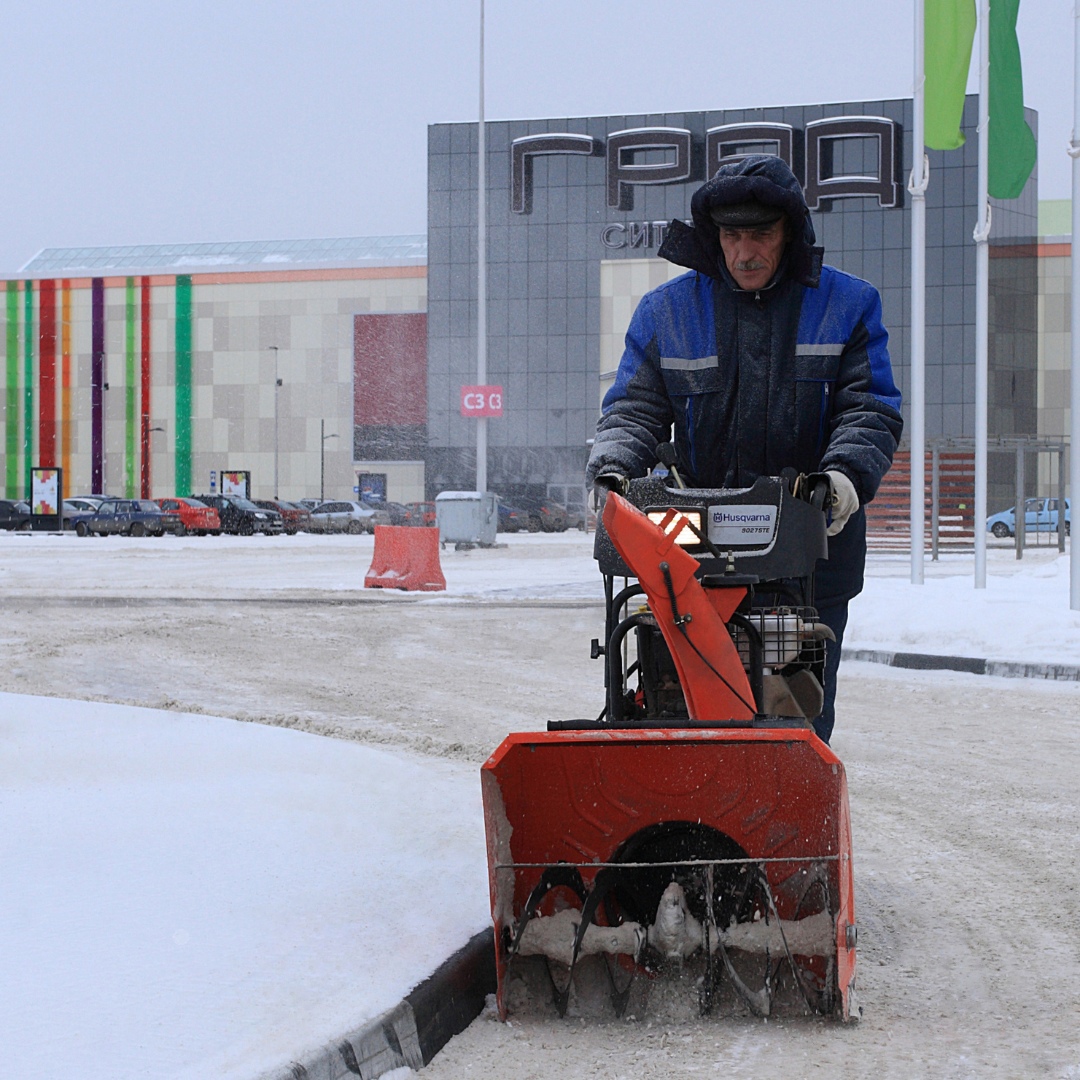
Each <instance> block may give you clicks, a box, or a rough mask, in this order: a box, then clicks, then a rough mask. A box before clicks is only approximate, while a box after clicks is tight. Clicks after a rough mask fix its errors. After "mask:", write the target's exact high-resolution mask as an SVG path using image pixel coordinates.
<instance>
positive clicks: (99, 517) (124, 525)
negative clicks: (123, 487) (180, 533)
mask: <svg viewBox="0 0 1080 1080" xmlns="http://www.w3.org/2000/svg"><path fill="white" fill-rule="evenodd" d="M179 527H180V515H179V514H174V513H171V512H168V513H167V512H166V511H164V510H162V509H161V507H160V506H158V504H157V503H156V502H154V501H153V500H151V499H106V500H105V501H104V502H103V503H102V504H101V505H100V506H99V507H98V508H97V510H95V511H94V513H93V514H92V515H91V516H90V517H89V518H87V519H86V521H81V522H79V523H78V524H77V525H76V527H75V532H76V535H78V536H112V535H113V534H117V535H120V536H164V535H165V534H166V533H167V532H169V533H171V532H176V530H177V529H178V528H179Z"/></svg>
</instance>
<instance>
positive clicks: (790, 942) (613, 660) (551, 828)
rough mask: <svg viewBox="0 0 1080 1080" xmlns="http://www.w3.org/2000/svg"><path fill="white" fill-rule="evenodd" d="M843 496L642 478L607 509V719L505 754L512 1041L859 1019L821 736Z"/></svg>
mask: <svg viewBox="0 0 1080 1080" xmlns="http://www.w3.org/2000/svg"><path fill="white" fill-rule="evenodd" d="M828 493H829V487H828V480H827V478H825V477H823V476H818V477H809V478H807V477H798V478H795V477H777V478H762V479H760V480H758V481H757V483H755V484H754V486H753V487H751V488H749V489H745V490H728V489H707V490H706V489H690V488H681V487H679V488H677V487H670V486H668V484H667V482H666V481H665V480H664V479H661V478H658V477H646V478H645V479H642V480H636V481H633V482H632V483H631V484H630V488H629V491H628V493H627V497H626V498H623V497H621V496H619V495H617V494H614V493H613V494H611V495H610V496H609V497H608V498H607V501H606V504H605V506H604V510H603V514H602V520H601V522H600V523H599V525H598V528H597V536H596V548H595V554H596V558H597V560H598V562H599V564H600V569H601V572H602V573H603V576H604V583H605V594H606V601H607V603H606V607H607V613H606V632H605V637H604V640H603V642H602V643H601V642H600V641H599V640H597V641H594V642H593V655H594V656H595V657H597V658H603V659H604V661H605V666H606V686H607V700H606V704H605V707H604V709H603V710H602V711H601V713H600V716H599V717H598V718H597V719H595V720H579V721H553V722H550V723H549V724H548V730H547V731H546V732H544V733H537V734H517V735H511V736H509V737H508V738H507V739H506V740H505V741H504V742H503V744H502V745H501V746H500V747H499V749H498V750H497V751H496V752H495V753H494V754H493V755H492V756H491V757H490V758H489V759H488V761H487V762H486V763H485V764H484V766H483V769H482V784H483V796H484V815H485V824H486V829H487V848H488V871H489V878H490V887H491V906H492V916H493V919H494V924H495V945H496V954H497V957H496V958H497V968H498V1004H499V1011H500V1015H502V1016H503V1017H504V1018H505V1017H506V1016H507V1014H508V1012H511V1011H514V1010H516V1009H518V1008H529V1007H534V1006H536V1005H537V1004H538V1003H539V1005H540V1007H542V1008H551V1007H553V1008H554V1009H555V1010H556V1011H557V1012H558V1013H559V1014H560V1015H565V1014H567V1013H568V1012H569V1013H570V1014H571V1015H573V1014H581V1015H585V1014H590V1013H593V1012H595V1011H596V1010H597V1008H601V1009H603V1010H605V1011H609V1012H610V1011H613V1012H614V1014H615V1015H617V1016H621V1015H623V1014H624V1013H626V1012H627V1011H628V1009H629V1011H630V1012H632V1013H633V1014H634V1015H638V1014H639V1013H640V1012H642V1011H647V1012H648V1011H653V1010H654V1009H656V1007H657V1006H658V1005H659V1003H660V1002H662V1001H670V999H671V998H672V996H673V995H674V996H675V997H676V998H679V999H680V1000H681V1001H685V1000H686V999H687V998H689V999H690V1000H691V1001H692V1002H693V1005H694V1007H696V1008H697V1009H698V1010H699V1011H700V1012H701V1013H709V1012H714V1011H720V1010H725V1011H726V1010H734V1011H740V1010H741V1011H746V1010H750V1011H751V1012H753V1013H754V1014H757V1015H760V1016H767V1015H770V1014H779V1013H791V1012H792V1011H793V1010H794V1011H795V1012H803V1013H807V1012H812V1013H820V1014H827V1015H836V1016H839V1017H842V1018H843V1019H849V1018H855V1017H857V1016H858V1007H857V1005H856V1003H855V939H856V928H855V910H854V893H853V885H852V876H851V873H852V871H851V836H850V826H849V818H848V800H847V786H846V781H845V776H844V768H843V766H842V765H841V763H840V761H839V759H838V758H837V757H836V755H835V754H833V752H832V751H831V750H830V749H829V747H828V746H826V745H825V744H824V743H822V742H821V741H820V740H819V739H818V738H817V737H816V735H815V734H814V732H813V730H812V729H811V727H810V719H812V718H813V717H815V716H817V714H818V712H819V711H820V708H821V702H822V689H821V683H822V673H823V667H824V652H825V641H826V640H827V639H829V638H831V636H832V635H831V632H830V631H829V629H828V627H826V626H824V625H823V624H821V623H820V622H818V620H817V617H816V612H815V610H814V606H813V574H814V566H815V563H816V561H817V560H818V559H819V558H822V557H824V555H825V554H826V540H825V514H824V513H823V510H822V507H823V504H824V502H825V501H826V499H827V498H828ZM619 579H622V580H623V587H621V588H617V581H618V580H619Z"/></svg>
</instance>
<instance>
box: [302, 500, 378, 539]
mask: <svg viewBox="0 0 1080 1080" xmlns="http://www.w3.org/2000/svg"><path fill="white" fill-rule="evenodd" d="M389 524H390V515H389V514H388V513H387V512H386V511H385V510H372V509H371V507H370V506H365V505H364V504H363V503H358V502H324V503H322V504H321V505H319V506H316V507H315V509H314V510H312V511H311V524H310V525H309V526H308V528H309V529H310V531H311V532H325V533H330V532H347V533H362V532H369V533H373V532H374V531H375V526H376V525H389Z"/></svg>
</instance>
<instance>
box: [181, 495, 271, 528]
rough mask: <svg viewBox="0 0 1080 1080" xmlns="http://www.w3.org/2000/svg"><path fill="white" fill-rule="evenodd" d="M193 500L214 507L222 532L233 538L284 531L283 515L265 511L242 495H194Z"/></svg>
mask: <svg viewBox="0 0 1080 1080" xmlns="http://www.w3.org/2000/svg"><path fill="white" fill-rule="evenodd" d="M191 498H193V499H198V500H199V502H202V503H206V505H207V506H212V507H213V508H214V509H215V510H216V511H217V512H218V518H219V519H220V521H221V531H222V532H225V533H230V534H231V535H233V536H254V535H255V534H256V533H259V534H265V535H277V534H278V533H280V532H281V531H282V528H283V525H282V521H281V515H280V514H279V513H278V512H277V511H276V510H264V509H262V507H259V506H256V505H255V504H254V503H253V502H252V501H251V500H250V499H245V498H244V497H243V496H242V495H192V496H191Z"/></svg>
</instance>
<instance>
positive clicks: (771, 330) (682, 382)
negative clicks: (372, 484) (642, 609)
mask: <svg viewBox="0 0 1080 1080" xmlns="http://www.w3.org/2000/svg"><path fill="white" fill-rule="evenodd" d="M788 178H790V180H789V179H788ZM769 185H771V186H769ZM718 191H719V193H720V197H721V198H722V199H723V201H725V202H734V201H741V200H742V199H745V198H748V197H750V196H751V195H754V196H755V197H757V198H759V199H761V200H762V201H764V202H769V203H772V204H777V205H782V206H784V209H785V210H787V212H788V215H789V218H790V219H792V220H793V221H794V222H795V223H796V227H795V239H794V240H793V242H792V243H791V244H790V245H789V248H788V252H787V254H786V255H785V257H784V260H783V261H782V263H781V266H780V268H779V270H778V271H777V275H776V276H775V277H774V279H773V281H772V282H771V283H770V285H769V286H768V287H766V288H764V289H762V290H760V291H756V292H746V291H743V290H740V289H739V288H738V287H737V286H736V285H735V282H734V280H733V279H732V278H731V276H730V274H728V273H727V269H726V267H725V265H724V262H723V257H722V253H721V252H720V248H719V240H718V234H717V230H716V227H715V226H714V225H713V224H712V221H711V218H710V217H709V209H710V207H711V202H710V200H711V199H712V198H715V197H717V192H718ZM785 200H786V202H785ZM692 211H693V214H694V227H693V228H692V229H691V228H690V227H689V226H687V225H685V224H684V223H682V222H673V223H672V226H671V229H670V232H669V241H668V242H667V243H665V245H664V248H662V249H661V254H662V255H665V256H666V257H668V258H669V259H671V260H672V261H674V262H677V263H680V264H682V265H689V266H691V267H692V271H691V272H690V273H687V274H684V275H682V276H681V277H678V278H676V279H674V280H673V281H670V282H668V283H667V284H665V285H661V286H660V287H659V288H657V289H654V290H653V291H652V292H650V293H648V294H647V295H646V296H645V297H644V298H643V299H642V301H641V303H640V304H639V306H638V308H637V311H636V312H635V313H634V316H633V318H632V320H631V322H630V327H629V330H628V331H627V335H626V351H625V352H624V354H623V358H622V362H621V363H620V365H619V370H618V373H617V375H616V378H615V383H614V385H613V386H612V387H611V389H610V390H609V391H608V393H607V395H606V396H605V398H604V404H603V415H602V416H601V419H600V421H599V424H598V425H597V432H596V439H595V442H594V446H593V450H592V454H591V456H590V459H589V464H588V472H587V476H588V478H589V480H590V481H591V480H592V479H593V478H595V476H596V475H597V474H598V473H603V472H615V473H619V474H621V475H624V476H641V475H643V474H644V473H645V472H647V471H648V469H650V468H651V467H652V466H653V465H654V464H655V463H656V446H657V444H658V443H660V442H663V441H665V440H666V439H668V438H670V437H672V435H671V433H672V431H673V436H674V437H673V441H674V445H675V451H676V458H677V467H678V468H679V470H680V472H681V473H682V475H683V478H684V479H685V480H686V482H687V483H688V484H691V485H694V486H702V487H734V488H742V487H748V486H749V485H750V484H752V483H753V481H754V480H755V479H756V478H757V477H758V476H763V475H769V476H775V475H778V474H779V473H780V472H781V471H782V470H783V469H784V468H786V467H793V468H794V469H796V470H797V471H799V472H817V471H823V470H826V469H834V470H836V471H838V472H842V473H844V474H845V475H846V476H847V477H848V478H849V479H850V480H851V482H852V483H853V484H854V486H855V490H856V492H857V493H858V496H859V502H860V505H865V504H866V503H867V502H869V501H870V500H871V499H872V498H873V497H874V493H875V492H876V491H877V488H878V484H879V483H880V481H881V478H882V476H884V474H885V472H886V471H887V470H888V468H889V465H890V464H891V462H892V456H893V453H894V451H895V449H896V444H897V441H898V439H899V437H900V432H901V430H902V426H903V422H902V420H901V417H900V392H899V391H898V390H897V388H896V385H895V383H894V382H893V376H892V368H891V365H890V362H889V354H888V350H887V342H888V334H887V333H886V331H885V328H884V327H883V326H882V323H881V300H880V298H879V296H878V293H877V290H876V289H875V288H874V287H873V286H872V285H870V284H868V283H867V282H865V281H862V280H860V279H859V278H856V277H854V276H852V275H851V274H846V273H844V272H843V271H840V270H836V269H834V268H833V267H829V266H821V262H820V250H819V249H815V248H814V247H813V240H814V234H813V228H812V226H811V224H810V218H809V212H808V211H807V210H806V204H805V201H804V200H803V197H802V190H801V188H799V186H798V182H797V181H796V180H795V178H794V177H793V176H792V175H791V172H790V170H788V169H787V166H786V165H784V163H783V162H781V161H780V160H779V159H777V158H770V157H765V156H758V157H754V158H748V159H746V160H745V161H743V162H740V163H739V164H738V166H734V167H732V166H728V167H726V169H721V170H720V172H719V173H718V174H717V177H716V178H714V179H713V180H712V181H710V182H709V183H708V184H706V185H704V186H703V187H702V188H701V189H699V191H698V192H697V193H696V194H695V196H694V200H693V202H692ZM845 533H846V534H847V535H846V536H845ZM864 534H865V519H864V517H863V515H862V513H861V510H860V512H859V513H858V514H857V515H856V516H855V518H854V519H853V520H852V521H851V522H849V524H848V525H847V526H845V529H844V531H843V532H841V533H840V534H839V535H838V536H837V537H833V538H832V539H831V541H830V560H829V561H830V564H832V565H831V566H830V567H829V568H827V572H826V573H825V575H824V580H823V582H822V584H824V592H825V593H826V594H827V595H828V596H829V597H832V598H834V599H846V598H848V597H850V596H853V595H855V593H857V592H858V591H859V589H860V588H861V584H862V565H863V561H864V558H865V540H864ZM821 578H822V575H820V574H819V579H821ZM821 592H822V589H821V585H819V595H820V594H821ZM824 598H825V597H823V599H824Z"/></svg>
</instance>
